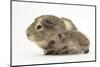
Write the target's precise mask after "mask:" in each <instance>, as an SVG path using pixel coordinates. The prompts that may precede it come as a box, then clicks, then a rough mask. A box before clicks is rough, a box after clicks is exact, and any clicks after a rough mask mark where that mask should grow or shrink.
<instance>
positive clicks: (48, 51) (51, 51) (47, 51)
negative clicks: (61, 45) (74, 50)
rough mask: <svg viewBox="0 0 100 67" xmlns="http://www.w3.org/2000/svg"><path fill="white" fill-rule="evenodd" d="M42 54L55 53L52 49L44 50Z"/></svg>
mask: <svg viewBox="0 0 100 67" xmlns="http://www.w3.org/2000/svg"><path fill="white" fill-rule="evenodd" d="M44 55H56V53H55V51H54V50H53V49H47V50H44Z"/></svg>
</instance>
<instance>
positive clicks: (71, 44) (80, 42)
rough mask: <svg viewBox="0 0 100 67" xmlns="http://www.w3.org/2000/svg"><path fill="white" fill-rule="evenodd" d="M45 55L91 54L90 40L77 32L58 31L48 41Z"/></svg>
mask: <svg viewBox="0 0 100 67" xmlns="http://www.w3.org/2000/svg"><path fill="white" fill-rule="evenodd" d="M47 42H48V46H47V47H46V49H45V51H44V54H45V55H61V54H84V53H88V52H89V40H88V38H87V37H86V36H85V35H84V34H83V33H81V32H79V31H76V30H73V31H71V30H68V31H64V30H63V31H57V32H56V33H55V34H54V35H52V36H50V37H49V39H48V40H47Z"/></svg>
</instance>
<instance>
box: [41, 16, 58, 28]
mask: <svg viewBox="0 0 100 67" xmlns="http://www.w3.org/2000/svg"><path fill="white" fill-rule="evenodd" d="M58 21H59V20H58V19H56V18H53V17H49V18H47V19H44V20H43V22H42V24H43V25H44V27H46V28H54V27H55V26H56V25H57V22H58Z"/></svg>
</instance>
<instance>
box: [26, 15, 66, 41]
mask: <svg viewBox="0 0 100 67" xmlns="http://www.w3.org/2000/svg"><path fill="white" fill-rule="evenodd" d="M62 22H63V21H62V20H61V19H60V18H58V17H56V16H53V15H42V16H39V17H37V18H36V19H35V21H34V22H33V23H32V24H31V25H30V26H29V27H28V28H27V30H26V35H27V37H28V39H29V40H31V41H43V40H45V39H46V38H47V37H48V36H49V35H51V34H52V33H55V32H56V31H58V30H61V29H63V30H64V29H66V28H65V25H64V23H62Z"/></svg>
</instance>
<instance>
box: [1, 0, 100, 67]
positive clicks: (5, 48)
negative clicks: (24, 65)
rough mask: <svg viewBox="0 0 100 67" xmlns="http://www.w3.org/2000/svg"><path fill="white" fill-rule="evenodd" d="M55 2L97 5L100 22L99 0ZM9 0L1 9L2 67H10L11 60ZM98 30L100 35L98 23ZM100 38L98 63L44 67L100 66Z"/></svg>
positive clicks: (63, 0) (3, 0)
mask: <svg viewBox="0 0 100 67" xmlns="http://www.w3.org/2000/svg"><path fill="white" fill-rule="evenodd" d="M50 1H51V0H50ZM50 1H49V0H48V2H50ZM53 1H54V0H52V2H53ZM54 2H66V3H76V4H77V3H79V4H95V5H97V7H98V11H97V12H98V15H97V22H100V19H99V17H100V13H99V12H100V7H99V6H100V5H99V2H98V1H97V0H83V1H82V0H81V1H80V0H75V1H72V0H69V1H68V0H61V1H58V0H57V1H56V0H55V1H54ZM9 5H10V4H9V0H2V1H1V2H0V8H2V9H1V11H0V18H1V19H0V21H1V22H0V23H1V24H0V31H1V33H0V40H1V41H0V46H1V47H0V53H1V54H0V66H1V67H7V66H8V65H9V63H10V62H9V61H10V59H9V57H10V55H9V52H10V51H9V50H10V46H9V45H10V42H9V39H10V36H9V35H10V31H9V30H10V22H9V21H10V18H9V17H10V14H9V13H10V11H9ZM97 28H98V34H100V32H99V31H100V30H99V29H100V28H99V23H97ZM99 37H100V35H98V41H97V44H98V45H97V62H88V63H73V64H63V65H62V64H59V65H49V66H48V65H46V66H43V67H51V66H53V67H57V66H58V67H62V66H63V67H66V66H70V67H75V65H76V66H77V67H80V66H91V67H92V66H93V67H94V66H96V67H97V66H98V65H99V64H100V60H99V59H100V57H99V56H100V52H99V51H100V50H99V49H100V48H99V47H100V46H99V44H100V42H99V40H100V39H99ZM38 67H42V66H38Z"/></svg>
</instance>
